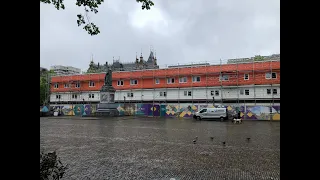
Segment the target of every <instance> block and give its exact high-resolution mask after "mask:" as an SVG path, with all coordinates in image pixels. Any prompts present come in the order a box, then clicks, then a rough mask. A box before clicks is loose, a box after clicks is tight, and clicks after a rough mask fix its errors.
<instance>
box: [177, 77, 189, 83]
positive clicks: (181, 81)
mask: <svg viewBox="0 0 320 180" xmlns="http://www.w3.org/2000/svg"><path fill="white" fill-rule="evenodd" d="M186 82H187V77H181V78H179V83H186Z"/></svg>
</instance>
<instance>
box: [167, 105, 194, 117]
mask: <svg viewBox="0 0 320 180" xmlns="http://www.w3.org/2000/svg"><path fill="white" fill-rule="evenodd" d="M196 111H198V105H192V104H180V105H179V104H177V105H166V116H176V117H191V116H192V114H193V113H194V112H196Z"/></svg>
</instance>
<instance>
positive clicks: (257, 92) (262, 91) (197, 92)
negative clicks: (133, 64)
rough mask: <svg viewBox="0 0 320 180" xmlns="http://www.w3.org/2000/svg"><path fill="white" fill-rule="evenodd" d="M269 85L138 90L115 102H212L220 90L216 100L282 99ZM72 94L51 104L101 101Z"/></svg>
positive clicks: (121, 92) (117, 97)
mask: <svg viewBox="0 0 320 180" xmlns="http://www.w3.org/2000/svg"><path fill="white" fill-rule="evenodd" d="M272 88H273V89H277V95H272V90H271V94H270V95H268V94H267V89H272ZM272 88H271V86H270V85H269V86H268V85H263V86H255V87H253V86H241V87H238V88H237V87H223V89H222V94H221V89H220V87H207V88H205V87H204V88H203V87H201V88H197V87H193V88H180V89H179V88H168V89H143V90H141V89H137V90H118V91H116V94H115V101H123V100H124V96H125V97H126V101H130V100H134V101H152V100H153V99H154V100H155V101H165V100H178V99H181V100H189V99H190V100H192V99H207V100H209V101H210V100H212V96H211V91H213V90H219V96H214V97H215V99H216V100H220V99H221V96H222V97H223V99H238V98H239V99H240V100H241V99H254V98H256V99H267V98H269V99H272V97H273V98H280V85H273V87H272ZM240 89H243V90H246V89H248V90H249V95H245V94H243V95H241V94H240ZM164 91H166V92H167V96H166V97H164V96H160V92H164ZM184 91H191V92H192V95H191V96H184ZM129 92H132V93H133V97H128V96H127V93H129ZM89 93H91V94H94V98H89ZM57 94H60V95H61V99H60V100H59V99H56V95H57ZM72 94H73V93H70V92H66V93H52V94H51V97H50V101H51V102H59V101H60V102H65V101H78V102H81V101H83V100H82V99H84V100H85V101H92V102H98V101H99V100H100V94H99V91H92V92H82V93H78V97H77V99H72Z"/></svg>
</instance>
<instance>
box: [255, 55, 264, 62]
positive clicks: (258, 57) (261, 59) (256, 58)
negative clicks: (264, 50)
mask: <svg viewBox="0 0 320 180" xmlns="http://www.w3.org/2000/svg"><path fill="white" fill-rule="evenodd" d="M263 60H264V57H263V56H260V55H256V56H254V61H263Z"/></svg>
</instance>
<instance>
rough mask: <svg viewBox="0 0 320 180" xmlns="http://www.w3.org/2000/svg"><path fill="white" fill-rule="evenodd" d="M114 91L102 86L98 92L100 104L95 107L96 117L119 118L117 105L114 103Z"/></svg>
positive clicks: (111, 88)
mask: <svg viewBox="0 0 320 180" xmlns="http://www.w3.org/2000/svg"><path fill="white" fill-rule="evenodd" d="M115 92H116V90H115V89H114V88H113V87H112V86H106V85H103V86H102V88H101V90H100V103H99V104H98V105H97V111H96V113H95V114H96V116H99V117H114V116H119V111H118V109H117V105H116V104H115V103H114V96H115Z"/></svg>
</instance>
